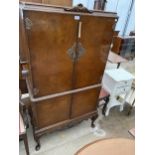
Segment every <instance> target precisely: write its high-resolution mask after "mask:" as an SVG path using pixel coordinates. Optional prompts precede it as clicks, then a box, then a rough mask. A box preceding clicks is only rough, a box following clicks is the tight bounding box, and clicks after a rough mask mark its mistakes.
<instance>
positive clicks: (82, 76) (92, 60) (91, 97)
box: [72, 16, 115, 117]
mask: <svg viewBox="0 0 155 155" xmlns="http://www.w3.org/2000/svg"><path fill="white" fill-rule="evenodd" d="M81 22H82V26H81V38H80V39H79V42H80V45H81V46H82V47H83V48H84V50H85V51H84V53H83V55H82V56H81V57H80V58H79V59H78V60H77V61H76V63H75V74H74V78H75V83H74V88H80V87H85V86H89V85H93V84H98V83H101V80H102V75H103V73H104V69H105V65H106V61H107V57H108V53H109V49H110V44H111V40H112V35H113V29H112V27H113V24H114V23H115V20H114V19H113V18H111V19H109V18H101V17H87V16H81ZM98 96H99V89H92V90H90V91H85V92H81V93H77V94H73V103H72V104H73V105H72V117H76V116H78V115H82V114H86V113H88V112H92V111H95V110H96V107H97V102H98Z"/></svg>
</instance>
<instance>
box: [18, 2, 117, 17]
mask: <svg viewBox="0 0 155 155" xmlns="http://www.w3.org/2000/svg"><path fill="white" fill-rule="evenodd" d="M19 7H20V9H22V10H31V11H41V12H55V13H63V14H73V15H86V16H98V17H110V18H115V19H118V16H117V13H114V12H104V11H100V10H89V11H90V12H91V13H89V12H80V10H79V11H74V9H73V8H71V7H66V6H65V7H62V6H56V5H49V4H42V3H30V2H19ZM72 10H73V11H72ZM75 10H76V9H75Z"/></svg>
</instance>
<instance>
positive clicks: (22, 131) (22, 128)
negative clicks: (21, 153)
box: [19, 94, 29, 155]
mask: <svg viewBox="0 0 155 155" xmlns="http://www.w3.org/2000/svg"><path fill="white" fill-rule="evenodd" d="M19 110H20V111H19V139H23V140H24V145H25V150H26V154H27V155H29V145H28V140H27V133H26V128H27V126H28V119H27V115H26V113H25V111H24V103H23V102H22V101H21V94H20V98H19Z"/></svg>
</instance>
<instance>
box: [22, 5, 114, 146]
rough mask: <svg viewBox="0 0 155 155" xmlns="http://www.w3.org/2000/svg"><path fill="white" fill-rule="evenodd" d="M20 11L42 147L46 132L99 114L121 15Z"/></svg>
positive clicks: (39, 7) (33, 7) (24, 8)
mask: <svg viewBox="0 0 155 155" xmlns="http://www.w3.org/2000/svg"><path fill="white" fill-rule="evenodd" d="M20 7H21V8H22V9H21V10H20V30H21V31H20V33H21V34H22V43H21V48H20V49H21V52H20V54H21V56H20V58H21V62H27V64H25V65H23V70H25V76H26V79H27V86H28V89H29V94H30V98H31V102H32V103H31V106H32V120H33V126H34V137H35V140H36V141H37V142H38V146H39V140H38V138H39V137H40V136H41V135H43V134H44V133H47V132H50V131H53V130H55V129H58V128H62V127H64V126H68V125H70V124H74V123H76V122H79V121H81V120H83V119H87V118H89V117H93V116H95V115H96V106H97V103H98V96H99V91H100V86H101V80H102V75H103V72H104V68H105V65H106V61H107V57H108V53H109V49H110V44H111V40H112V36H113V26H114V25H115V22H116V21H115V19H116V18H117V16H116V14H115V13H104V12H98V11H94V12H90V11H89V10H87V9H86V8H83V7H82V6H79V7H77V8H74V9H71V10H70V9H68V8H62V7H51V6H44V5H32V4H28V3H27V4H25V5H23V6H22V4H20ZM38 146H37V148H38Z"/></svg>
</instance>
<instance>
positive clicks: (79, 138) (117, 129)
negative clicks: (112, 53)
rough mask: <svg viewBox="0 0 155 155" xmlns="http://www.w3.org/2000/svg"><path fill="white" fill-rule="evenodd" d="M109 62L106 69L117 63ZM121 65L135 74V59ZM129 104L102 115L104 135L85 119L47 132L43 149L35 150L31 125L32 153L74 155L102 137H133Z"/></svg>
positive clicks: (21, 153)
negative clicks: (104, 115)
mask: <svg viewBox="0 0 155 155" xmlns="http://www.w3.org/2000/svg"><path fill="white" fill-rule="evenodd" d="M110 65H111V64H107V66H106V69H110V68H113V67H114V68H115V65H111V66H110ZM121 67H123V68H125V69H126V70H128V71H129V72H131V73H133V74H134V61H130V62H129V63H126V64H122V65H121ZM128 110H129V105H128V104H126V105H125V107H124V111H123V112H119V109H118V107H114V108H113V109H111V111H110V114H109V116H107V117H102V119H101V120H100V122H99V124H100V127H101V128H102V129H103V130H104V132H105V134H104V135H97V134H96V133H95V132H94V130H93V129H92V128H91V127H90V120H85V121H82V122H81V123H79V124H78V125H76V126H74V127H72V128H69V129H63V130H61V131H56V132H53V133H50V134H46V135H44V136H42V137H41V138H40V142H41V149H40V150H39V151H35V145H36V144H35V141H34V139H33V135H32V128H31V126H30V127H29V129H28V142H29V149H30V154H31V155H74V154H75V152H76V151H77V150H79V149H80V148H81V147H83V146H84V145H86V144H88V143H90V142H92V141H95V140H97V139H101V138H111V137H125V138H132V139H133V137H132V136H131V135H130V134H129V133H128V130H129V129H131V128H133V127H134V126H135V124H134V122H135V115H134V109H133V111H132V112H131V114H130V116H127V112H128ZM19 154H20V155H25V154H26V153H25V148H24V144H23V141H20V143H19Z"/></svg>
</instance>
